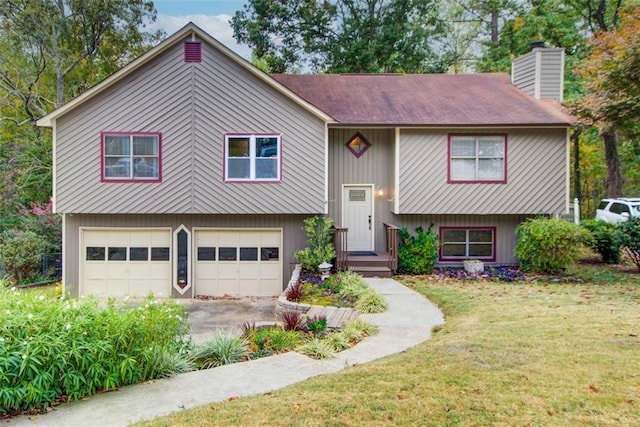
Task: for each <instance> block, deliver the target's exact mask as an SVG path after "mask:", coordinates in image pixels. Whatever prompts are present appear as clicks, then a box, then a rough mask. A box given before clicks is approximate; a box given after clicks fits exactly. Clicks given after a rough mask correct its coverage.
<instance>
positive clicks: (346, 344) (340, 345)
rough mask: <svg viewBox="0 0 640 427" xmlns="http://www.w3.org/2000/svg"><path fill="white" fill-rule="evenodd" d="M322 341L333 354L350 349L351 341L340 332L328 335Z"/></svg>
mask: <svg viewBox="0 0 640 427" xmlns="http://www.w3.org/2000/svg"><path fill="white" fill-rule="evenodd" d="M324 341H325V342H326V343H327V344H328V345H329V347H331V348H332V349H333V351H335V352H340V351H343V350H346V349H348V348H351V341H350V340H349V339H348V338H347V336H346V335H345V334H343V333H342V332H335V333H333V334H329V335H327V337H326V338H325V339H324Z"/></svg>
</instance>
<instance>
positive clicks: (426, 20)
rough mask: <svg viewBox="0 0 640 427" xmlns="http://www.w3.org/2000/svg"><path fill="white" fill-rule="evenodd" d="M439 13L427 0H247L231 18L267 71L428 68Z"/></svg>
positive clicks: (435, 60)
mask: <svg viewBox="0 0 640 427" xmlns="http://www.w3.org/2000/svg"><path fill="white" fill-rule="evenodd" d="M374 3H375V4H374ZM439 12H440V10H439V7H438V2H436V1H433V0H409V1H405V0H385V1H381V2H355V1H352V0H335V1H324V2H308V1H307V2H299V1H294V0H282V1H278V2H273V1H270V0H249V1H248V2H247V4H245V6H244V8H243V10H241V11H238V12H236V14H235V15H234V17H233V18H232V19H231V25H232V27H233V36H234V38H235V39H236V41H237V42H238V43H243V44H247V45H248V46H249V47H251V48H253V51H254V54H255V57H256V58H258V59H261V60H263V61H264V62H263V64H265V65H266V66H267V67H268V69H269V70H270V72H277V73H283V72H291V71H295V70H297V69H300V68H305V67H306V68H312V69H315V70H318V71H323V72H330V73H346V72H351V73H356V72H360V73H362V72H364V73H380V72H426V71H428V70H429V71H432V72H435V71H434V69H437V70H439V71H443V70H445V69H446V67H443V66H442V64H441V63H440V61H439V59H440V58H439V57H438V55H437V54H436V49H434V45H435V43H436V42H437V40H439V39H440V37H441V35H442V34H443V28H442V21H441V19H440V14H439ZM254 62H255V59H254Z"/></svg>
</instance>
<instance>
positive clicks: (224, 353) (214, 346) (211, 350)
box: [189, 331, 247, 369]
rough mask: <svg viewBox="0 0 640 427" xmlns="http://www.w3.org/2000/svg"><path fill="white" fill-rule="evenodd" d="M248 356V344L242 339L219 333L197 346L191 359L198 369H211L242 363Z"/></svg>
mask: <svg viewBox="0 0 640 427" xmlns="http://www.w3.org/2000/svg"><path fill="white" fill-rule="evenodd" d="M246 354H247V343H246V342H245V340H244V339H242V337H238V336H234V335H231V334H229V333H225V332H222V331H217V332H216V333H215V334H214V336H213V338H211V339H209V340H207V341H206V342H205V343H203V344H200V345H197V346H195V347H194V349H193V351H192V352H191V355H190V357H189V359H190V361H191V363H193V365H194V366H195V367H196V368H198V369H209V368H215V367H216V366H222V365H229V364H231V363H237V362H240V361H242V360H243V359H244V357H245V356H246Z"/></svg>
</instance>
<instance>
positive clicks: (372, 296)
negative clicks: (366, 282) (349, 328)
mask: <svg viewBox="0 0 640 427" xmlns="http://www.w3.org/2000/svg"><path fill="white" fill-rule="evenodd" d="M386 309H387V302H386V301H385V299H384V298H383V297H382V295H380V294H379V293H377V292H376V291H374V290H373V289H371V288H368V289H367V290H366V291H365V292H363V293H362V294H361V295H360V297H359V298H358V300H357V301H356V310H358V311H359V312H360V313H382V312H383V311H385V310H386Z"/></svg>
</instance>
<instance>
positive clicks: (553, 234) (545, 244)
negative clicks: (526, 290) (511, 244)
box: [515, 218, 591, 273]
mask: <svg viewBox="0 0 640 427" xmlns="http://www.w3.org/2000/svg"><path fill="white" fill-rule="evenodd" d="M516 232H517V234H518V243H517V245H516V249H515V254H516V257H517V258H518V260H519V261H520V267H521V268H522V269H523V270H525V271H537V272H540V273H557V272H559V271H561V270H563V269H564V268H566V267H567V266H569V265H570V264H572V263H573V262H575V261H576V260H577V259H578V258H579V257H580V250H581V246H582V245H583V244H588V243H590V239H591V236H590V234H589V232H588V231H587V230H585V229H584V228H582V227H580V226H579V225H576V224H574V223H572V222H568V221H563V220H559V219H555V218H530V219H528V220H526V221H525V222H523V223H522V224H520V225H519V226H518V228H517V229H516Z"/></svg>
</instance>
